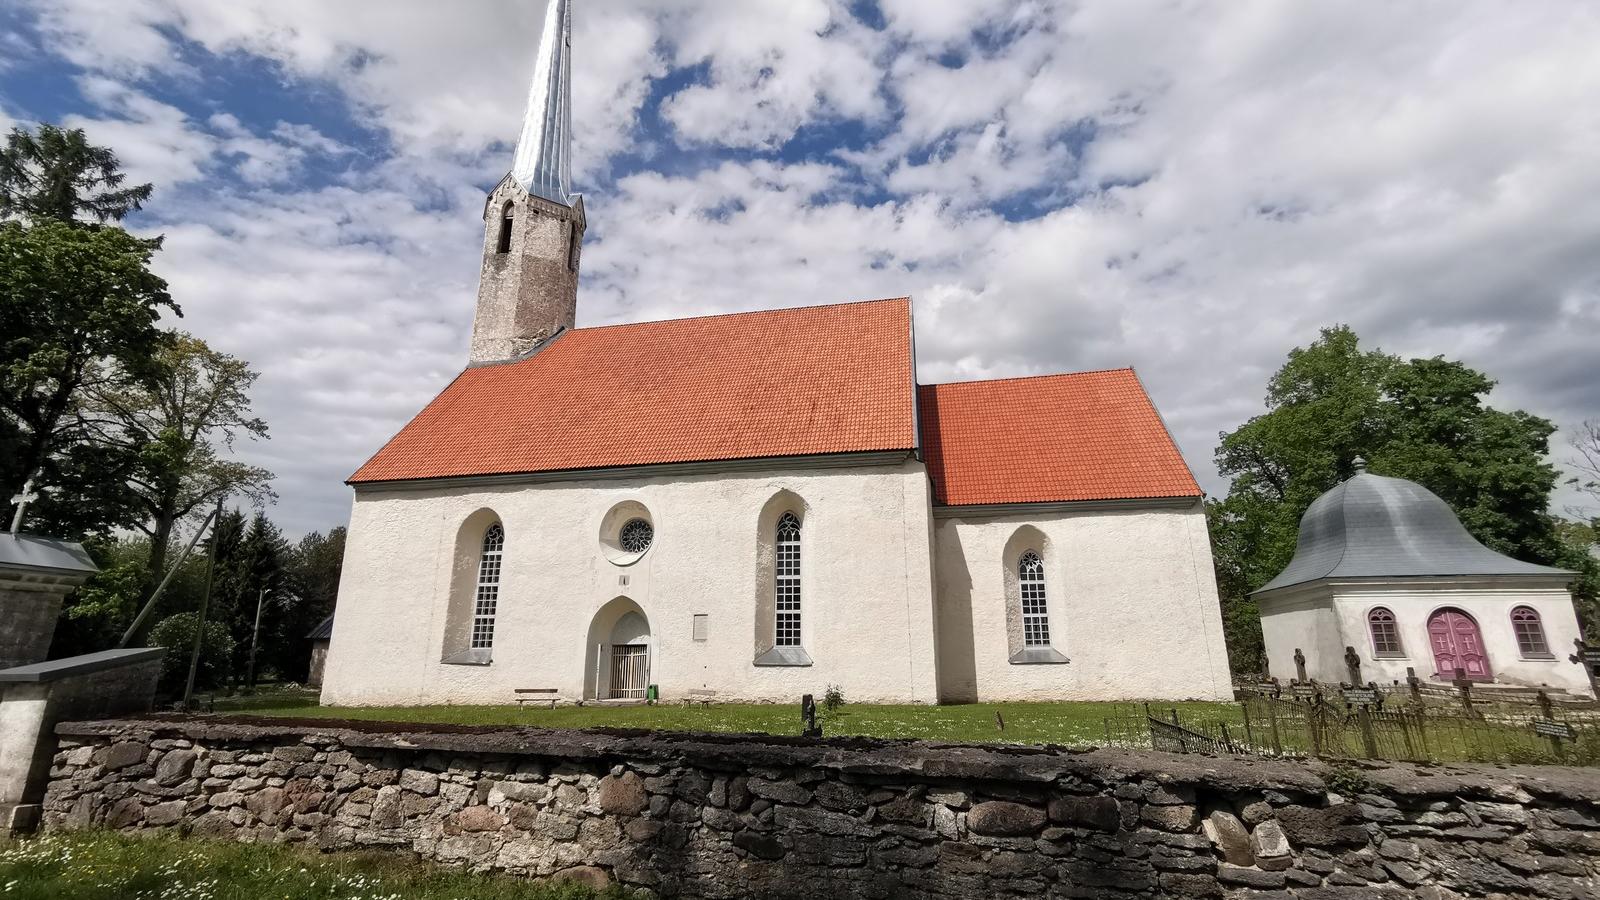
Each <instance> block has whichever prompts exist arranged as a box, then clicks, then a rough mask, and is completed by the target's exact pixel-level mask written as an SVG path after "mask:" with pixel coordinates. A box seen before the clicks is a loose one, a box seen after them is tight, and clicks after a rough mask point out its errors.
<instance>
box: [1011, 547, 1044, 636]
mask: <svg viewBox="0 0 1600 900" xmlns="http://www.w3.org/2000/svg"><path fill="white" fill-rule="evenodd" d="M1017 586H1018V587H1019V588H1020V589H1021V593H1022V645H1023V646H1024V647H1047V646H1049V645H1050V613H1049V610H1048V608H1047V605H1046V599H1045V591H1044V561H1043V560H1041V559H1040V558H1039V554H1037V553H1035V552H1033V551H1032V550H1029V551H1028V552H1027V553H1024V554H1022V559H1021V560H1020V561H1019V562H1018V563H1017Z"/></svg>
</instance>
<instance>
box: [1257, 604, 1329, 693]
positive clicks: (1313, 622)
mask: <svg viewBox="0 0 1600 900" xmlns="http://www.w3.org/2000/svg"><path fill="white" fill-rule="evenodd" d="M1257 602H1258V603H1259V604H1260V609H1261V637H1262V640H1263V642H1264V644H1265V647H1266V653H1267V673H1268V674H1269V675H1271V676H1272V677H1274V678H1276V679H1278V680H1279V681H1282V682H1287V681H1289V680H1290V679H1292V678H1294V677H1296V674H1297V673H1298V671H1299V669H1298V667H1297V666H1296V665H1295V660H1294V652H1295V651H1296V650H1299V651H1300V652H1301V654H1302V655H1304V657H1305V665H1306V677H1307V678H1314V679H1316V680H1317V681H1323V682H1337V681H1339V680H1340V679H1341V678H1343V676H1344V672H1345V665H1344V648H1345V638H1344V632H1343V631H1342V630H1341V626H1340V623H1339V618H1338V616H1337V615H1336V614H1335V613H1334V611H1333V597H1332V595H1331V594H1329V592H1328V590H1327V588H1325V587H1322V586H1320V585H1312V586H1309V587H1304V588H1298V589H1296V588H1288V589H1285V590H1282V591H1275V592H1273V594H1272V595H1271V596H1267V597H1260V598H1258V599H1257Z"/></svg>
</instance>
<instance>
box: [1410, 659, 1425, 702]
mask: <svg viewBox="0 0 1600 900" xmlns="http://www.w3.org/2000/svg"><path fill="white" fill-rule="evenodd" d="M1406 686H1407V687H1409V688H1410V689H1411V702H1412V703H1416V704H1419V705H1420V704H1421V703H1422V679H1421V678H1418V677H1417V667H1416V666H1406Z"/></svg>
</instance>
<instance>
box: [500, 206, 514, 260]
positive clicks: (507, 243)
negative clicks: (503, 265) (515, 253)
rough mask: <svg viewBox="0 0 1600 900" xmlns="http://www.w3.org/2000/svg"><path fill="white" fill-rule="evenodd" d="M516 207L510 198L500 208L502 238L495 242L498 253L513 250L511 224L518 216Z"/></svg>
mask: <svg viewBox="0 0 1600 900" xmlns="http://www.w3.org/2000/svg"><path fill="white" fill-rule="evenodd" d="M516 209H517V208H516V207H515V206H514V205H512V203H511V201H510V200H507V201H506V205H505V207H504V208H502V209H501V210H500V239H499V240H498V241H496V242H495V252H496V253H510V252H511V225H512V223H513V221H514V220H515V218H516Z"/></svg>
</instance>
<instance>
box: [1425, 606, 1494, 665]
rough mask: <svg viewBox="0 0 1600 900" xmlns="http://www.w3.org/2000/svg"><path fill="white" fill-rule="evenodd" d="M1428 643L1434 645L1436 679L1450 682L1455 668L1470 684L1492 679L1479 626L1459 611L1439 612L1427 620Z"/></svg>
mask: <svg viewBox="0 0 1600 900" xmlns="http://www.w3.org/2000/svg"><path fill="white" fill-rule="evenodd" d="M1428 642H1429V643H1431V644H1432V645H1433V668H1434V676H1435V677H1437V678H1442V679H1444V680H1445V681H1449V680H1450V679H1452V678H1455V677H1456V669H1465V670H1467V677H1468V678H1469V679H1471V680H1473V681H1491V680H1493V678H1494V675H1493V674H1492V673H1490V671H1489V657H1488V656H1487V655H1485V654H1484V652H1483V635H1482V633H1480V632H1479V631H1478V623H1477V622H1475V621H1473V619H1472V617H1471V616H1469V615H1467V614H1466V613H1464V612H1462V611H1461V610H1459V609H1441V610H1439V611H1438V612H1436V613H1434V614H1433V616H1432V617H1431V618H1429V619H1428Z"/></svg>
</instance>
